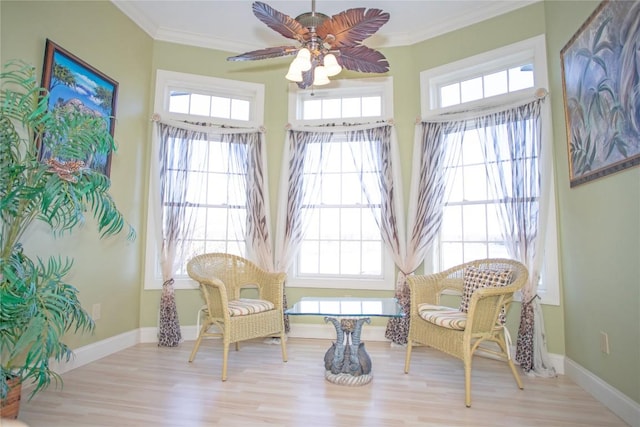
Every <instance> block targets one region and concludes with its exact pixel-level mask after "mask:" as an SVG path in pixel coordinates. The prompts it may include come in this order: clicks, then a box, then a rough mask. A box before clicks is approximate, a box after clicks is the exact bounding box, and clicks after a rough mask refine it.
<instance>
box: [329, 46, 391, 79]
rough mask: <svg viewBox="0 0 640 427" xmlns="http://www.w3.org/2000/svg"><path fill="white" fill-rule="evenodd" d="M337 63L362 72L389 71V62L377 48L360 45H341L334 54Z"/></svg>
mask: <svg viewBox="0 0 640 427" xmlns="http://www.w3.org/2000/svg"><path fill="white" fill-rule="evenodd" d="M336 59H337V60H338V64H340V65H341V66H342V67H343V68H346V69H347V70H352V71H359V72H363V73H386V72H387V71H389V62H387V59H386V58H385V56H384V55H383V54H382V53H380V52H378V51H377V50H374V49H371V48H370V47H367V46H364V45H361V46H356V47H343V48H342V49H340V51H339V55H336Z"/></svg>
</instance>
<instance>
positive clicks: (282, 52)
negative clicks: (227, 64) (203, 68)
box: [227, 46, 298, 61]
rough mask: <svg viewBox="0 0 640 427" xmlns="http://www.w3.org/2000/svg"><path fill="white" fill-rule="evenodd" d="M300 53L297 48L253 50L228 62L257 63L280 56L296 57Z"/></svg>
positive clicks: (281, 47)
mask: <svg viewBox="0 0 640 427" xmlns="http://www.w3.org/2000/svg"><path fill="white" fill-rule="evenodd" d="M297 52H298V48H297V47H295V46H278V47H268V48H266V49H259V50H252V51H251V52H245V53H241V54H240V55H236V56H230V57H228V58H227V61H256V60H258V59H270V58H278V57H280V56H289V55H294V54H295V53H297Z"/></svg>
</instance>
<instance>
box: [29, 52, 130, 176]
mask: <svg viewBox="0 0 640 427" xmlns="http://www.w3.org/2000/svg"><path fill="white" fill-rule="evenodd" d="M42 86H43V87H44V88H45V89H47V90H48V91H49V110H51V111H52V112H53V113H54V116H55V112H56V111H73V112H74V114H77V115H78V116H82V115H92V116H94V117H103V118H104V125H105V126H106V127H107V128H108V129H109V132H110V133H111V136H113V135H114V124H115V106H116V96H117V90H118V82H116V81H115V80H113V79H111V78H110V77H108V76H106V75H105V74H103V73H101V72H100V71H98V70H96V69H95V68H93V67H91V66H90V65H89V64H87V63H86V62H84V61H82V60H81V59H79V58H78V57H76V56H75V55H73V54H71V53H70V52H68V51H66V50H65V49H63V48H62V47H60V46H59V45H57V44H55V43H54V42H52V41H51V40H47V44H46V47H45V60H44V69H43V72H42ZM67 116H68V115H67ZM45 137H47V138H51V139H52V140H53V141H55V139H56V138H55V135H47V136H45ZM58 143H59V144H65V145H68V144H73V140H71V138H69V136H68V135H66V136H65V138H60V140H59V141H58ZM67 148H68V147H67ZM55 151H56V150H55V144H51V145H48V146H47V148H46V149H45V148H44V146H42V149H41V151H40V153H39V154H40V160H46V159H49V158H52V157H53V158H56V157H57V156H56V153H55ZM62 160H67V159H62ZM76 160H82V161H83V162H84V163H85V165H87V166H88V167H90V168H92V169H94V170H97V171H99V172H101V173H103V174H104V175H106V176H109V173H110V169H111V152H109V154H95V155H93V156H92V157H91V158H88V159H76Z"/></svg>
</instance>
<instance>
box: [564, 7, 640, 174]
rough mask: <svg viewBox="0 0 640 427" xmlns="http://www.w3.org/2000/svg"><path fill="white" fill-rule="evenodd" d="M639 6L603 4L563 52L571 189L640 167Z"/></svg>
mask: <svg viewBox="0 0 640 427" xmlns="http://www.w3.org/2000/svg"><path fill="white" fill-rule="evenodd" d="M637 40H640V2H624V1H618V0H604V1H602V2H601V3H600V4H599V5H598V6H597V7H596V9H595V10H594V11H593V12H592V14H591V15H590V16H589V17H588V18H587V20H586V21H585V22H584V23H583V24H582V26H581V27H580V28H579V29H578V31H576V33H575V34H574V35H573V37H572V38H571V39H570V40H569V42H567V44H566V45H565V46H564V47H563V48H562V50H561V51H560V62H561V67H562V92H563V100H564V110H565V120H566V129H567V151H568V158H569V181H570V187H575V186H577V185H580V184H584V183H586V182H589V181H592V180H595V179H598V178H601V177H604V176H607V175H610V174H613V173H616V172H619V171H622V170H624V169H627V168H630V167H633V166H637V165H639V164H640V81H638V80H640V78H638V77H637V76H638V75H639V73H640V57H638V56H637V55H638V54H637V52H634V50H635V48H634V46H637V44H636V43H637Z"/></svg>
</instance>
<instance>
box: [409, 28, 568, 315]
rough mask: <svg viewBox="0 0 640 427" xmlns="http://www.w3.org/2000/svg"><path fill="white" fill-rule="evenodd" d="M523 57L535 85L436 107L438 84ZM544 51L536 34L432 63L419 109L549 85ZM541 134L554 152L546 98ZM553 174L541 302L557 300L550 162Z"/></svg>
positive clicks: (433, 254)
mask: <svg viewBox="0 0 640 427" xmlns="http://www.w3.org/2000/svg"><path fill="white" fill-rule="evenodd" d="M523 61H529V62H530V63H532V64H533V66H534V70H535V72H534V87H533V88H531V89H523V90H521V91H518V92H511V93H507V94H504V95H497V96H492V97H489V98H485V99H481V100H476V101H471V102H465V103H462V104H458V105H453V106H450V107H445V108H439V107H438V102H439V96H440V93H439V92H440V91H439V88H440V87H442V86H445V85H447V84H451V83H454V82H456V81H460V80H465V79H467V78H473V77H477V76H478V75H480V74H483V73H488V72H491V71H497V70H499V69H505V68H509V67H511V66H515V65H520V64H522V63H523ZM547 70H548V69H547V53H546V42H545V36H544V35H539V36H536V37H532V38H530V39H527V40H523V41H520V42H518V43H514V44H511V45H509V46H505V47H502V48H498V49H495V50H492V51H489V52H485V53H481V54H479V55H474V56H472V57H469V58H465V59H462V60H460V61H456V62H453V63H449V64H445V65H443V66H440V67H435V68H432V69H429V70H425V71H422V72H421V73H420V90H421V111H422V117H423V118H424V119H426V118H428V117H429V116H432V115H436V114H440V113H444V112H449V111H458V110H461V109H471V108H477V107H487V108H491V107H495V106H499V105H508V104H510V103H512V102H513V101H514V100H516V99H521V98H522V95H523V93H526V94H530V95H533V93H534V92H535V91H536V89H537V88H548V87H549V80H548V75H547ZM542 108H543V110H542V114H543V120H542V127H543V129H542V134H543V141H545V142H546V144H547V147H546V149H548V150H551V152H552V153H553V143H552V139H551V135H552V123H551V113H550V110H549V109H550V105H549V102H546V103H545V104H543V107H542ZM547 170H548V171H550V173H551V174H552V177H551V185H550V187H551V194H550V195H549V217H548V218H547V230H546V233H547V235H546V239H545V247H544V248H543V251H544V254H545V259H544V263H543V270H542V271H541V281H542V282H543V283H544V287H543V288H539V289H538V295H539V296H540V298H541V301H542V303H543V304H547V305H559V304H560V280H559V277H560V275H559V268H558V232H557V212H556V194H555V173H554V167H553V164H551V165H549V167H548V168H547ZM438 247H439V245H436V247H435V248H434V250H433V251H430V254H428V256H427V259H425V264H424V268H425V272H427V273H431V272H434V271H438V269H439V265H440V261H439V250H438Z"/></svg>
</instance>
